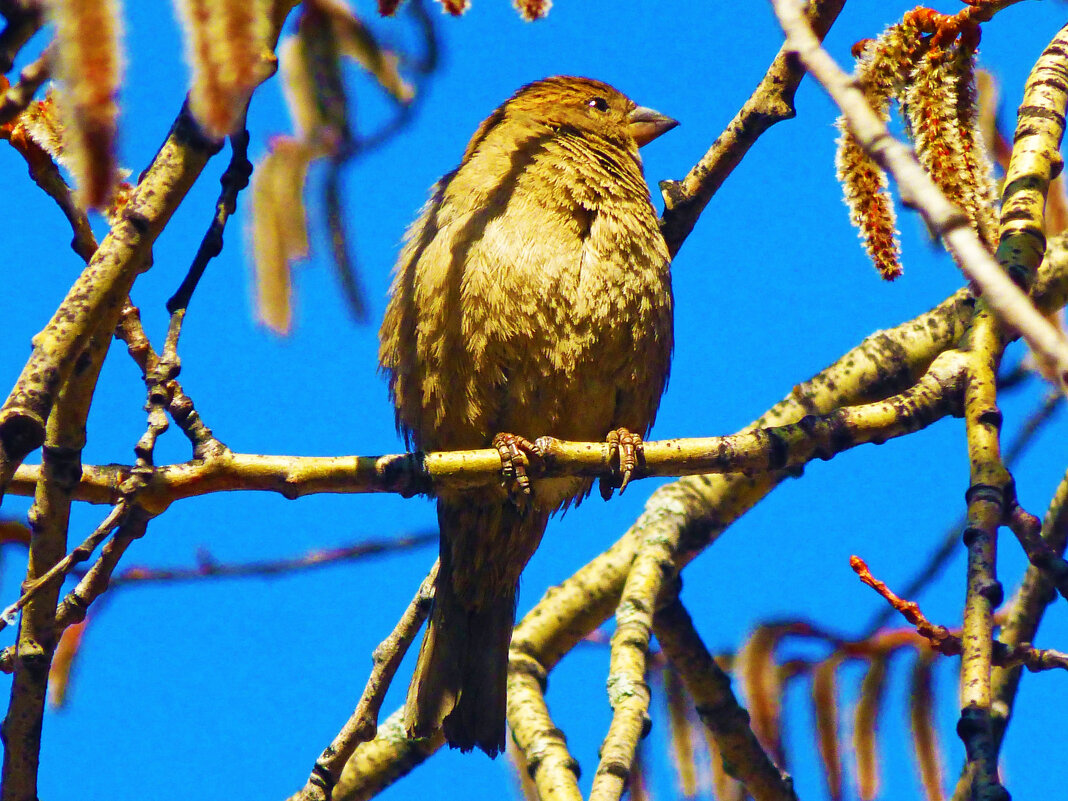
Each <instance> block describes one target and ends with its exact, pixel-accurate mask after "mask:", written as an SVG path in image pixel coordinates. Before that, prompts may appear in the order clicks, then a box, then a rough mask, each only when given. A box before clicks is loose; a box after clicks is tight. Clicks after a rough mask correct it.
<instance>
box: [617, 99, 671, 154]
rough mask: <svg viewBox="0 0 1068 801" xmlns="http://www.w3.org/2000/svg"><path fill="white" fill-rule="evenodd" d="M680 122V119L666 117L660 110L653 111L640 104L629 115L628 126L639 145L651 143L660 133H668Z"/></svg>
mask: <svg viewBox="0 0 1068 801" xmlns="http://www.w3.org/2000/svg"><path fill="white" fill-rule="evenodd" d="M678 124H679V123H678V120H673V119H671V117H665V116H664V115H663V114H661V113H660V112H659V111H653V110H652V109H651V108H646V107H645V106H638V107H637V108H636V109H634V111H632V112H631V113H630V114H628V115H627V128H628V129H629V130H630V135H631V136H633V137H634V141H635V142H637V143H638V147H643V146H645V145H647V144H649V143H650V142H652V141H653V140H654V139H656V138H657V137H658V136H660V134H665V133H667V132H668V131H670V130H671V129H672V128H674V127H675V126H677V125H678Z"/></svg>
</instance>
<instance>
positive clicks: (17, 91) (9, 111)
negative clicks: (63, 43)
mask: <svg viewBox="0 0 1068 801" xmlns="http://www.w3.org/2000/svg"><path fill="white" fill-rule="evenodd" d="M52 59H53V53H52V46H49V47H46V48H45V50H44V52H43V53H41V55H39V56H38V57H37V59H36V60H35V61H32V62H30V63H29V64H27V65H26V66H25V67H24V68H23V69H22V71H21V72H19V80H18V83H16V84H15V85H14V86H12V87H10V88H9V89H8V90H7V91H6V92H4V93H3V95H0V125H4V124H6V123H9V122H11V120H13V119H15V117H17V116H18V115H19V114H20V113H21V112H22V110H23V109H25V108H26V106H28V105H29V104H30V101H31V100H33V96H34V94H35V93H36V92H37V90H38V89H40V88H41V84H43V83H44V82H45V81H47V80H48V79H49V78H51V77H52Z"/></svg>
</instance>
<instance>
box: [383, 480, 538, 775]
mask: <svg viewBox="0 0 1068 801" xmlns="http://www.w3.org/2000/svg"><path fill="white" fill-rule="evenodd" d="M547 519H548V514H547V513H545V512H541V511H539V510H537V509H535V508H533V507H530V506H528V507H526V508H518V507H516V506H515V505H513V504H511V503H510V502H508V501H500V502H495V503H486V504H479V503H473V502H471V501H468V502H466V503H465V502H462V501H459V500H449V501H446V500H439V501H438V524H439V525H440V527H441V562H440V565H439V567H438V578H437V583H436V585H435V590H434V609H433V611H432V612H431V615H430V623H429V625H428V626H427V631H426V635H425V636H424V638H423V645H422V647H421V648H420V650H419V660H418V662H417V664H416V667H415V674H414V676H413V677H412V683H411V685H410V686H409V687H408V699H407V702H406V704H405V708H404V725H405V728H406V729H407V731H408V735H409V736H410V737H426V736H429V735H430V734H432V733H433V732H434V731H435V730H436V729H437V728H438V727H439V726H441V727H442V728H443V729H444V732H445V738H446V740H448V742H449V745H451V746H453V747H454V748H459V749H461V750H462V751H470V750H471V749H472V748H475V747H477V748H481V749H482V750H483V751H485V752H486V753H487V754H488V755H489V756H491V757H494V756H496V755H497V754H498V753H500V752H501V751H503V750H504V745H505V700H506V690H505V687H506V682H507V678H508V643H509V642H510V640H511V638H512V625H513V623H514V622H515V597H516V588H517V585H518V582H519V574H520V572H521V571H522V569H523V567H524V566H525V565H526V563H527V560H529V559H530V557H531V555H532V554H533V553H534V550H535V549H536V548H537V547H538V543H539V542H540V541H541V536H542V534H543V533H544V531H545V524H546V521H547Z"/></svg>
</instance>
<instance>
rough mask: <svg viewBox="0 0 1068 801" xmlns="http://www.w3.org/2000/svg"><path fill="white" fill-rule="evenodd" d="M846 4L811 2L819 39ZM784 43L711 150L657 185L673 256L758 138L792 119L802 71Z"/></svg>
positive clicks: (840, 1) (842, 1)
mask: <svg viewBox="0 0 1068 801" xmlns="http://www.w3.org/2000/svg"><path fill="white" fill-rule="evenodd" d="M843 5H845V0H813V2H811V3H809V4H808V7H807V9H806V13H807V15H808V19H809V20H810V22H811V25H812V28H813V29H814V30H815V31H816V35H817V36H818V37H819V38H820V39H822V38H823V36H824V35H826V33H827V31H828V30H830V27H831V25H833V24H834V21H835V20H836V19H837V18H838V13H839V12H840V11H841V10H842V6H843ZM791 55H792V53H791V51H790V50H789V49H788V48H787V47H786V46H785V45H784V46H783V47H782V48H780V50H779V52H778V54H777V55H776V56H775V60H774V61H773V62H772V63H771V66H770V67H768V71H767V73H765V75H764V77H763V78H762V79H761V81H760V84H759V85H758V86H757V88H756V89H755V90H753V94H752V95H750V97H749V99H748V100H746V101H745V105H743V106H742V108H741V109H740V110H739V111H738V113H737V114H735V115H734V119H733V120H731V121H730V123H729V124H728V125H727V128H726V130H724V131H723V133H721V134H720V135H719V137H718V138H717V139H716V141H715V142H713V143H712V147H711V148H709V150H708V152H707V153H705V155H704V156H703V157H702V158H701V160H700V161H699V162H697V164H695V165H694V167H693V169H691V170H690V172H689V173H688V174H687V175H686V177H685V178H684V179H683V180H681V181H661V182H660V191H661V193H662V195H663V197H664V216H663V217H662V218H661V220H660V230H661V231H662V232H663V234H664V239H666V240H667V244H668V250H669V251H670V252H671V255H672V257H673V258H674V256H675V255H676V254H677V253H678V252H679V248H681V247H682V243H683V242H685V241H686V238H687V237H688V236H689V235H690V232H691V231H692V230H693V227H694V225H696V224H697V219H698V217H700V216H701V212H702V211H704V209H705V206H707V205H708V202H709V201H710V200H711V199H712V196H713V195H714V194H715V193H716V191H717V190H718V189H719V188H720V186H722V185H723V182H724V181H725V180H726V179H727V176H728V175H730V174H731V172H733V171H734V168H735V167H737V166H738V164H739V163H740V162H741V160H742V158H743V157H744V156H745V154H746V153H748V152H749V148H751V147H752V146H753V145H754V144H755V143H756V140H757V139H759V138H760V136H761V134H763V133H764V132H765V131H766V130H767V129H768V128H770V127H771V126H772V125H775V123H778V122H783V121H784V120H790V119H793V118H794V117H795V116H796V115H797V112H796V111H795V110H794V93H795V92H796V91H797V87H798V84H800V83H801V79H802V78H803V77H804V75H805V73H804V71H803V70H801V69H799V68H798V65H797V62H796V61H795V60H794V59H793V58H791Z"/></svg>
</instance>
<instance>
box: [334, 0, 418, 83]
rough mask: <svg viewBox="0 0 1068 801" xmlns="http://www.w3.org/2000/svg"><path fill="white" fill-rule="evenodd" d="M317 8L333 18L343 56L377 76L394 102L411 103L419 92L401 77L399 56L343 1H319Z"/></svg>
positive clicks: (335, 33) (335, 32)
mask: <svg viewBox="0 0 1068 801" xmlns="http://www.w3.org/2000/svg"><path fill="white" fill-rule="evenodd" d="M315 5H316V6H317V7H318V8H319V9H321V10H322V11H323V12H324V13H325V14H326V16H327V17H328V18H329V20H330V24H331V26H332V27H333V30H334V36H335V37H336V39H337V45H338V50H339V51H340V53H341V54H342V55H343V56H347V57H348V58H351V59H353V60H354V61H356V63H358V64H359V65H360V66H362V67H363V68H364V69H365V70H367V72H369V73H370V74H371V75H373V76H374V77H375V79H376V80H377V81H378V83H379V85H381V87H382V88H383V89H385V90H386V91H387V92H389V94H390V95H392V96H393V98H394V99H396V100H397V101H399V102H401V103H407V102H409V101H410V100H411V99H412V97H413V96H414V94H415V92H414V90H413V89H412V86H411V84H409V83H408V82H407V81H405V80H404V78H402V77H401V74H400V70H399V69H398V67H399V65H400V59H399V58H398V56H397V54H396V53H394V52H393V51H392V50H387V49H385V48H383V47H382V45H380V44H379V42H378V40H377V39H376V38H375V35H374V34H373V33H372V32H371V30H370V29H369V28H368V27H367V26H366V25H364V24H363V21H362V20H360V19H359V17H357V16H356V15H355V14H354V13H353V12H352V10H351V9H350V8H349V7H348V5H346V4H345V3H344V2H343V0H316V2H315Z"/></svg>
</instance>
